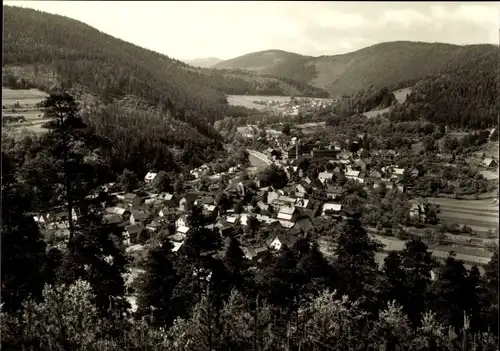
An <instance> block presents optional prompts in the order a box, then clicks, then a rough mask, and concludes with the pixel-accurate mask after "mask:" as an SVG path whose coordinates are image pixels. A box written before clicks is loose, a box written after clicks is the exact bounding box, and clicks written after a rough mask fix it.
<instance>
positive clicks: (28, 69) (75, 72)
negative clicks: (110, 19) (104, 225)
mask: <svg viewBox="0 0 500 351" xmlns="http://www.w3.org/2000/svg"><path fill="white" fill-rule="evenodd" d="M3 64H4V72H5V70H7V72H9V73H10V74H11V75H14V78H16V79H18V78H25V79H27V80H29V81H31V82H33V83H35V85H36V86H37V87H39V88H41V89H42V90H48V89H49V88H50V87H51V86H53V85H63V86H66V87H67V86H71V87H72V86H75V85H82V86H85V87H86V88H88V90H89V91H90V92H92V93H95V94H98V95H99V96H102V97H103V98H104V99H110V98H113V97H122V96H125V95H127V94H130V95H134V96H137V97H139V98H142V99H144V100H145V101H147V102H148V103H149V104H151V105H153V106H161V107H163V108H165V109H168V110H171V111H172V112H173V115H177V114H181V115H183V114H184V113H185V112H186V111H190V112H192V113H193V114H195V115H198V116H203V117H206V118H208V119H209V120H210V121H212V122H213V121H214V120H216V119H218V118H220V117H221V116H223V115H224V111H225V108H226V107H227V101H226V99H225V94H238V93H243V94H244V93H248V94H268V93H270V92H271V93H272V94H270V95H273V94H276V90H277V89H278V90H280V95H288V94H301V93H302V91H301V90H300V88H298V86H304V84H303V83H300V84H298V85H297V84H295V83H294V82H291V81H290V80H287V82H284V81H283V80H279V79H277V78H275V77H267V78H265V77H257V78H258V79H256V78H255V77H256V76H255V75H252V76H249V75H248V74H247V73H244V72H243V73H241V74H238V73H235V72H218V71H214V70H208V69H202V68H196V67H192V66H189V65H187V64H185V63H183V62H181V61H179V60H175V59H172V58H169V57H167V56H165V55H162V54H159V53H156V52H153V51H151V50H147V49H143V48H140V47H138V46H135V45H133V44H130V43H127V42H125V41H122V40H119V39H116V38H114V37H112V36H110V35H107V34H105V33H102V32H100V31H98V30H96V29H94V28H92V27H90V26H88V25H86V24H84V23H82V22H79V21H76V20H73V19H70V18H67V17H63V16H57V15H52V14H47V13H43V12H40V11H35V10H31V9H25V8H17V7H11V6H4V62H3ZM9 80H12V79H7V81H9ZM268 87H270V89H269V90H270V92H268V91H267V90H268ZM276 87H278V88H276ZM308 90H313V91H317V92H319V90H318V89H313V88H311V89H308ZM322 93H323V92H322ZM323 94H324V93H323Z"/></svg>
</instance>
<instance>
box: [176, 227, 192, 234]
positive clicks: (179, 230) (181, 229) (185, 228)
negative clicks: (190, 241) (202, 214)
mask: <svg viewBox="0 0 500 351" xmlns="http://www.w3.org/2000/svg"><path fill="white" fill-rule="evenodd" d="M177 231H178V232H179V233H182V234H186V233H187V232H188V231H189V228H188V227H184V226H180V227H179V228H177Z"/></svg>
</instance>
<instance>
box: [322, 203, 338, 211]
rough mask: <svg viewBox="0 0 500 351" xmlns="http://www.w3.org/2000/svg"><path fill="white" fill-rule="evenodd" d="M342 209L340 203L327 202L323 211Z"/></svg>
mask: <svg viewBox="0 0 500 351" xmlns="http://www.w3.org/2000/svg"><path fill="white" fill-rule="evenodd" d="M341 209H342V205H340V204H333V203H329V202H327V203H326V204H324V205H323V212H325V211H335V212H338V211H340V210H341Z"/></svg>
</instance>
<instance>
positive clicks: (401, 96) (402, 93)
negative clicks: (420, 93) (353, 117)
mask: <svg viewBox="0 0 500 351" xmlns="http://www.w3.org/2000/svg"><path fill="white" fill-rule="evenodd" d="M409 93H411V88H404V89H399V90H395V91H393V94H394V97H395V98H396V100H397V102H398V103H399V104H402V103H403V102H405V101H406V95H407V94H409ZM390 109H391V108H390V107H386V108H383V109H373V110H370V111H367V112H364V113H363V115H364V116H366V117H368V118H373V117H377V115H378V114H379V113H380V114H382V113H386V112H389V110H390Z"/></svg>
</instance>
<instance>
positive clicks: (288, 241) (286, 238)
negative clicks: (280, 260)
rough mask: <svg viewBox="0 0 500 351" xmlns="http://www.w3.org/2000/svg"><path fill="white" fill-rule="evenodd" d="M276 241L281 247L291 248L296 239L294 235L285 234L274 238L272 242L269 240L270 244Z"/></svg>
mask: <svg viewBox="0 0 500 351" xmlns="http://www.w3.org/2000/svg"><path fill="white" fill-rule="evenodd" d="M275 240H278V241H279V242H280V243H281V245H286V246H288V247H291V246H293V244H295V243H296V242H297V237H296V236H295V235H291V234H290V235H285V234H280V235H278V236H277V237H275V238H274V239H273V240H271V244H272V243H273V242H274V241H275Z"/></svg>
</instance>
